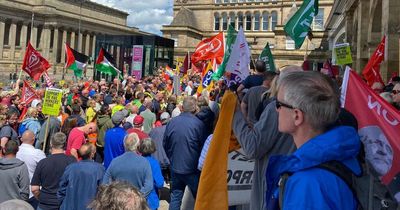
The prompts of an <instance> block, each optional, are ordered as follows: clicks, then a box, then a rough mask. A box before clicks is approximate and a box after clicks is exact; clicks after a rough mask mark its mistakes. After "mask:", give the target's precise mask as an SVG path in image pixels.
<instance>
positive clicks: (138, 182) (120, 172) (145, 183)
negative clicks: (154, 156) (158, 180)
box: [103, 133, 153, 198]
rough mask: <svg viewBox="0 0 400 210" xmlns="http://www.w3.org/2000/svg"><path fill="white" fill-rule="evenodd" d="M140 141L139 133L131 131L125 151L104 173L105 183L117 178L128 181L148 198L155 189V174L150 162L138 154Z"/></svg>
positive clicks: (126, 139)
mask: <svg viewBox="0 0 400 210" xmlns="http://www.w3.org/2000/svg"><path fill="white" fill-rule="evenodd" d="M139 143H140V140H139V137H138V136H137V134H135V133H131V134H128V135H127V136H126V138H125V139H124V148H125V153H124V154H122V155H121V156H119V157H116V158H115V159H113V160H112V162H111V164H110V166H109V167H108V169H107V171H106V173H105V175H104V178H103V184H109V183H110V182H113V181H116V180H123V181H127V182H129V183H130V184H132V185H133V186H135V187H136V188H137V189H139V191H140V192H141V193H142V195H143V196H144V197H145V198H147V197H148V196H149V194H150V192H151V190H152V189H153V176H152V172H151V167H150V164H149V162H148V161H147V160H146V159H145V158H144V157H142V156H140V155H138V154H137V147H138V146H139Z"/></svg>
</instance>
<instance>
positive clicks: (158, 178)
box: [138, 138, 164, 210]
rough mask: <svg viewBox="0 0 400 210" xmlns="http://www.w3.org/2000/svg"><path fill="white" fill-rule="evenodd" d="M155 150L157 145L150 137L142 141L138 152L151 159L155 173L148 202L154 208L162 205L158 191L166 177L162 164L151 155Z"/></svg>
mask: <svg viewBox="0 0 400 210" xmlns="http://www.w3.org/2000/svg"><path fill="white" fill-rule="evenodd" d="M155 151H156V145H155V144H154V142H153V141H152V140H151V139H150V138H147V139H144V140H142V141H141V142H140V145H139V148H138V152H139V153H140V154H142V156H143V157H145V158H146V159H147V160H148V161H149V163H150V167H151V172H152V175H153V182H154V186H153V189H152V190H151V192H150V194H149V196H148V197H147V203H148V204H149V207H150V209H153V210H155V209H157V208H158V207H159V206H160V199H159V197H158V193H157V192H158V190H159V189H161V188H162V187H163V186H164V177H163V176H162V173H161V168H160V164H159V163H158V161H157V160H156V159H154V158H153V157H152V156H151V155H152V154H153V153H154V152H155Z"/></svg>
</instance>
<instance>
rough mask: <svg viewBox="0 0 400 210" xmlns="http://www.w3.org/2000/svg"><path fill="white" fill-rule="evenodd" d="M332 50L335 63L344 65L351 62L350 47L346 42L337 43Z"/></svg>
mask: <svg viewBox="0 0 400 210" xmlns="http://www.w3.org/2000/svg"><path fill="white" fill-rule="evenodd" d="M334 50H335V55H336V64H337V65H346V64H350V63H353V58H352V57H351V49H350V45H349V44H348V43H346V44H341V45H337V46H335V48H334Z"/></svg>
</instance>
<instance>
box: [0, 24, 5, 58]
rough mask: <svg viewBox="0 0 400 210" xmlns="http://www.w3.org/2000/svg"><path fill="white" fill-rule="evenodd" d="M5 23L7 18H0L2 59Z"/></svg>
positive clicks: (0, 56) (0, 54)
mask: <svg viewBox="0 0 400 210" xmlns="http://www.w3.org/2000/svg"><path fill="white" fill-rule="evenodd" d="M5 21H6V18H4V17H0V59H2V58H3V49H4V31H5V27H6V24H5Z"/></svg>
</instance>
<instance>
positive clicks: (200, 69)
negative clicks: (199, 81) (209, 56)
mask: <svg viewBox="0 0 400 210" xmlns="http://www.w3.org/2000/svg"><path fill="white" fill-rule="evenodd" d="M207 64H208V63H207V62H199V63H196V64H193V65H192V68H193V72H198V73H200V72H203V69H204V68H206V67H207Z"/></svg>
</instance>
